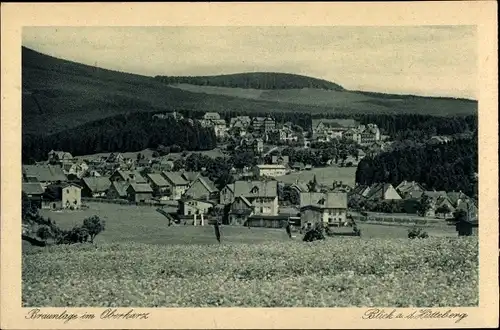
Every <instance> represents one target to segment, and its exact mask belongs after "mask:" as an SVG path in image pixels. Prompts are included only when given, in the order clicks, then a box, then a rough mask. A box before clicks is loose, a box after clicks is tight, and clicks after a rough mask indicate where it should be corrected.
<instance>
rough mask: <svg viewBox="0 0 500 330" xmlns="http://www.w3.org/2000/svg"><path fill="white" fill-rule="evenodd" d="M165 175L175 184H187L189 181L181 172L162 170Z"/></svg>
mask: <svg viewBox="0 0 500 330" xmlns="http://www.w3.org/2000/svg"><path fill="white" fill-rule="evenodd" d="M162 175H163V177H165V179H167V181H168V182H170V183H171V184H173V185H175V186H187V185H188V182H187V181H186V180H185V179H184V178H183V177H182V175H181V173H180V172H162Z"/></svg>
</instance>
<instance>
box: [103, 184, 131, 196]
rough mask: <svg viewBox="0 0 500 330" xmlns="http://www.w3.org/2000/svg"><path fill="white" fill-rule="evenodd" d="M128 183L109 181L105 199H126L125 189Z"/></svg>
mask: <svg viewBox="0 0 500 330" xmlns="http://www.w3.org/2000/svg"><path fill="white" fill-rule="evenodd" d="M129 185H130V183H128V182H126V181H111V185H110V186H109V189H108V191H107V192H106V197H107V198H108V199H127V197H128V195H127V188H128V186H129Z"/></svg>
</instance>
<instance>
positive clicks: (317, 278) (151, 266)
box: [22, 237, 478, 307]
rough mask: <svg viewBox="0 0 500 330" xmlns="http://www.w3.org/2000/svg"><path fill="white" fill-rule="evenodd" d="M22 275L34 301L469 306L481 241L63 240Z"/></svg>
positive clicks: (29, 302) (26, 260) (34, 253)
mask: <svg viewBox="0 0 500 330" xmlns="http://www.w3.org/2000/svg"><path fill="white" fill-rule="evenodd" d="M22 276H23V291H22V300H23V306H25V307H27V306H51V307H63V306H65V307H66V306H71V307H73V306H82V307H83V306H95V307H97V306H106V307H116V306H121V307H125V306H127V307H129V306H130V307H132V306H133V307H216V306H223V307H231V306H232V307H237V306H239V307H348V306H359V307H365V306H380V307H382V306H384V307H385V306H397V307H410V306H411V307H424V306H425V307H438V306H439V307H444V306H446V307H448V306H450V307H451V306H460V307H465V306H477V304H478V241H477V239H474V238H458V237H455V238H432V237H431V238H428V239H417V240H408V239H369V240H364V239H359V238H334V239H333V238H332V239H327V240H326V241H316V242H313V243H304V242H301V241H299V240H293V241H283V240H282V241H267V242H261V243H259V244H254V243H252V244H250V243H235V242H225V241H223V243H222V244H220V245H219V244H211V245H200V244H194V245H181V244H175V245H169V246H165V245H153V244H141V243H134V242H129V243H104V244H96V245H91V244H82V245H73V246H53V247H48V248H36V249H32V250H29V251H27V252H25V253H24V254H23V273H22Z"/></svg>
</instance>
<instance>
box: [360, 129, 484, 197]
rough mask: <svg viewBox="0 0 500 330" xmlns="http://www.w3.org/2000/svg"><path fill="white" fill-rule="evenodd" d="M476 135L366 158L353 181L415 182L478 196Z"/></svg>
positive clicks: (368, 182) (366, 182)
mask: <svg viewBox="0 0 500 330" xmlns="http://www.w3.org/2000/svg"><path fill="white" fill-rule="evenodd" d="M477 172H478V144H477V135H474V136H473V138H471V139H458V140H455V141H452V142H449V143H443V144H438V145H429V144H427V145H423V146H415V147H409V148H405V149H400V150H394V151H392V152H386V153H382V154H379V155H377V156H375V157H374V158H369V157H366V158H364V159H363V160H362V161H361V162H360V163H359V165H358V169H357V171H356V182H357V183H360V184H372V183H377V182H389V183H391V184H393V185H397V184H399V183H400V182H401V181H403V180H408V181H412V180H414V181H417V182H420V183H422V184H424V185H425V186H426V187H427V188H428V189H436V190H446V191H452V190H455V191H459V190H461V191H462V192H463V193H465V194H467V195H469V196H476V197H477V179H476V177H475V173H477Z"/></svg>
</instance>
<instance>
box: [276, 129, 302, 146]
mask: <svg viewBox="0 0 500 330" xmlns="http://www.w3.org/2000/svg"><path fill="white" fill-rule="evenodd" d="M278 139H279V141H281V142H284V143H291V142H297V141H298V140H299V136H298V135H297V133H295V132H294V131H293V130H292V129H291V128H289V127H283V128H281V129H279V130H278Z"/></svg>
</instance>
